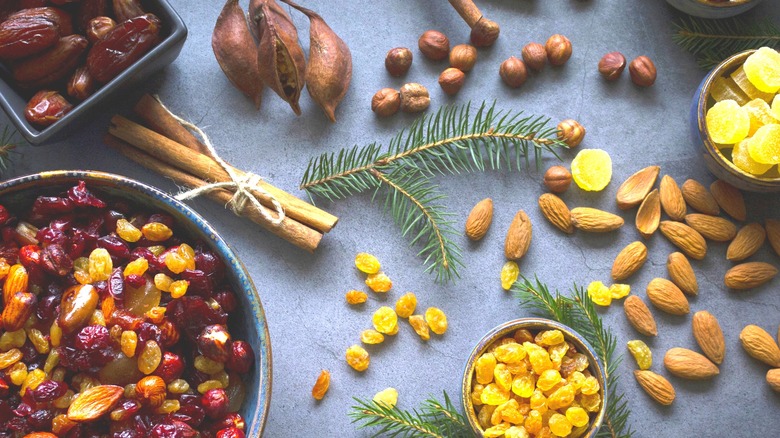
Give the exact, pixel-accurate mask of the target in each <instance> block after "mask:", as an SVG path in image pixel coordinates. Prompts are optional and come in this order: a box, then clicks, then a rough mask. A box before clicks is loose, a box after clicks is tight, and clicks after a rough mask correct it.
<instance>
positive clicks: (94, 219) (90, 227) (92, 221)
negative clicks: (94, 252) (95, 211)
mask: <svg viewBox="0 0 780 438" xmlns="http://www.w3.org/2000/svg"><path fill="white" fill-rule="evenodd" d="M87 218H88V219H89V221H88V222H87V225H85V226H84V228H83V229H84V231H85V232H87V233H89V234H92V235H95V236H100V235H101V234H105V233H104V232H103V231H104V230H103V225H104V224H105V221H104V220H103V216H88V217H87Z"/></svg>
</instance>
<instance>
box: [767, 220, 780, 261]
mask: <svg viewBox="0 0 780 438" xmlns="http://www.w3.org/2000/svg"><path fill="white" fill-rule="evenodd" d="M764 227H766V238H767V240H769V244H770V245H771V246H772V249H774V250H775V254H777V255H778V256H780V221H777V220H774V219H767V220H766V221H765V222H764Z"/></svg>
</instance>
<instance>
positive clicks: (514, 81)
mask: <svg viewBox="0 0 780 438" xmlns="http://www.w3.org/2000/svg"><path fill="white" fill-rule="evenodd" d="M498 74H499V75H500V76H501V79H502V80H503V81H504V83H505V84H507V85H509V86H510V87H512V88H519V87H520V86H521V85H523V84H524V83H525V80H526V79H528V71H527V70H526V68H525V63H524V62H523V61H521V60H519V59H517V58H515V57H514V56H510V57H509V58H508V59H507V60H505V61H504V62H502V63H501V67H499V69H498Z"/></svg>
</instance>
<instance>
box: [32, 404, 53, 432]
mask: <svg viewBox="0 0 780 438" xmlns="http://www.w3.org/2000/svg"><path fill="white" fill-rule="evenodd" d="M53 419H54V411H52V410H50V409H39V410H36V411H35V412H33V413H32V414H30V416H29V417H27V421H28V422H29V423H30V426H32V428H33V429H35V430H46V429H50V428H51V420H53Z"/></svg>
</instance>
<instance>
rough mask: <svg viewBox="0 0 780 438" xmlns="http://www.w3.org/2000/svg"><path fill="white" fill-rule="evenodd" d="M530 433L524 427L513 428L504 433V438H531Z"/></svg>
mask: <svg viewBox="0 0 780 438" xmlns="http://www.w3.org/2000/svg"><path fill="white" fill-rule="evenodd" d="M529 437H530V435H528V431H527V430H525V427H523V426H512V427H510V428H509V429H507V430H506V432H504V438H529Z"/></svg>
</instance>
